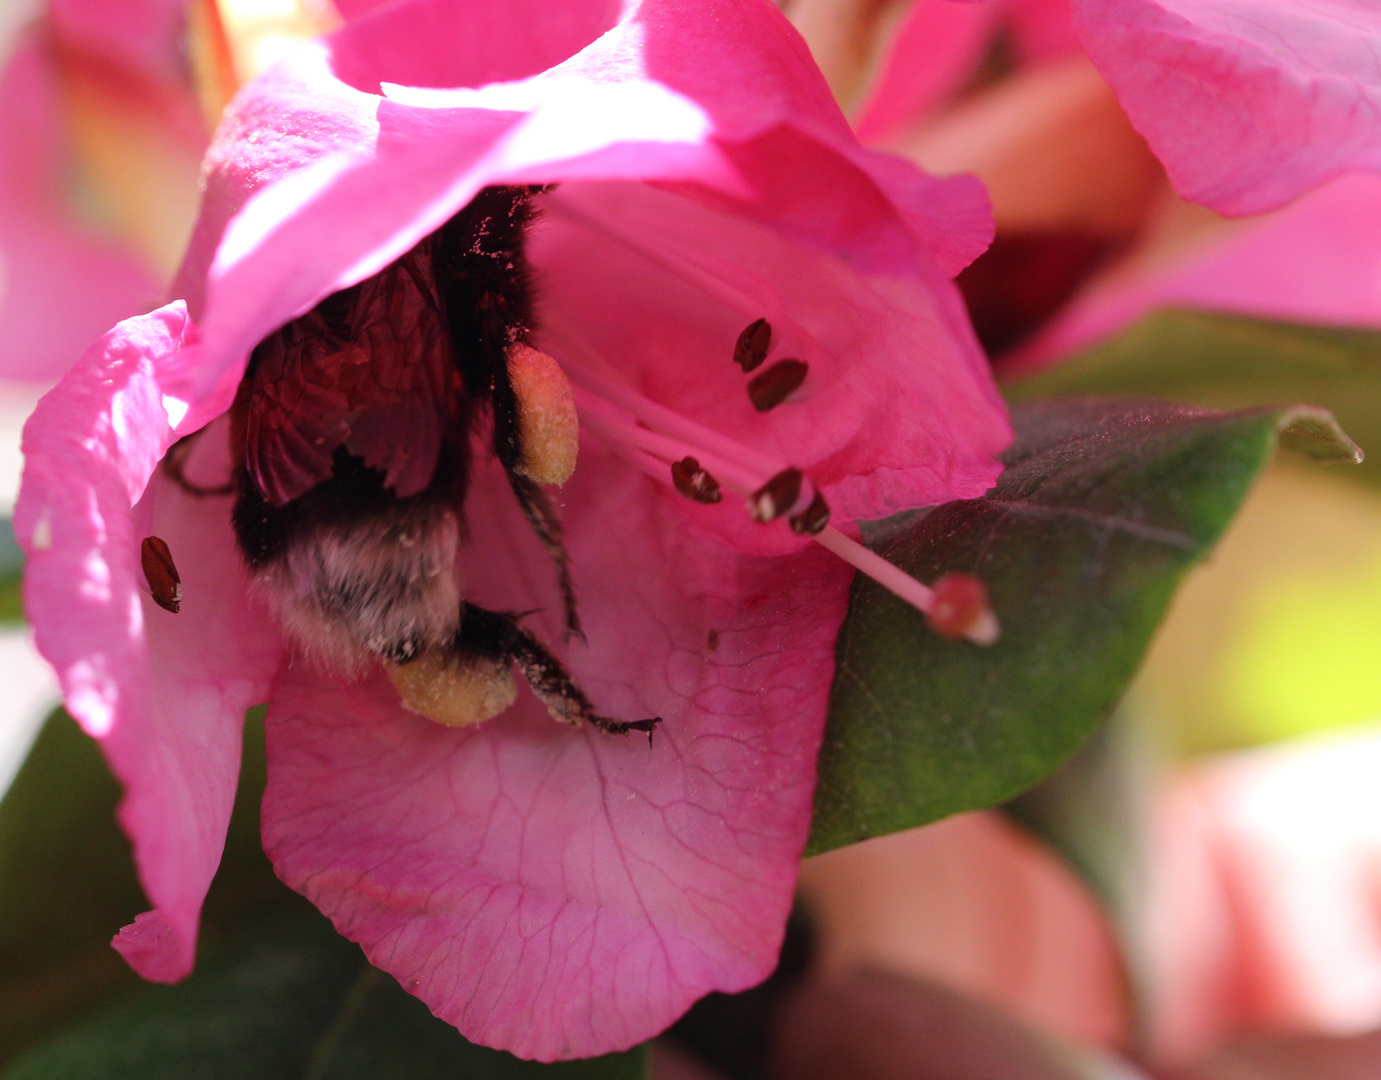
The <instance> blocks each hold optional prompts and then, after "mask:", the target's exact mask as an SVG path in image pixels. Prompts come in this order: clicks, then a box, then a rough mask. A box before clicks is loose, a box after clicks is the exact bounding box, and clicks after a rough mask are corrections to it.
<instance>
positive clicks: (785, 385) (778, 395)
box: [748, 360, 810, 412]
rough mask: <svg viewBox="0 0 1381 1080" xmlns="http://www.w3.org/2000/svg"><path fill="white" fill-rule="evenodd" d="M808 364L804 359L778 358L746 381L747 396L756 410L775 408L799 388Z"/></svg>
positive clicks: (764, 410)
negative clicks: (764, 369)
mask: <svg viewBox="0 0 1381 1080" xmlns="http://www.w3.org/2000/svg"><path fill="white" fill-rule="evenodd" d="M809 370H810V365H809V364H807V363H806V362H805V361H804V360H778V361H777V362H776V363H775V364H773V365H772V366H771V367H770V368H768V369H767V370H766V371H763V372H762V373H760V374H758V375H754V376H753V378H752V379H751V380H750V381H749V383H748V397H749V398H750V399H751V400H752V402H753V408H755V409H757V410H758V412H767V411H768V410H769V409H775V408H776V407H777V406H778V405H780V404H781V403H782V402H783V401H785V400H786V399H787V398H789V397H790V396H791V395H792V394H794V393H795V392H796V391H797V390H799V389H800V388H801V384H802V383H803V382H805V381H806V372H807V371H809Z"/></svg>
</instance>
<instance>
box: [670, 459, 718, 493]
mask: <svg viewBox="0 0 1381 1080" xmlns="http://www.w3.org/2000/svg"><path fill="white" fill-rule="evenodd" d="M671 482H672V483H673V484H675V485H676V490H677V491H679V492H680V493H681V494H682V495H684V496H685V497H686V498H688V499H694V500H695V501H696V502H700V503H710V504H713V503H717V502H719V501H720V499H722V498H724V495H723V493H722V492H721V491H720V490H719V481H718V480H716V479H715V478H714V477H713V476H711V475H710V474H709V473H708V472H706V471H705V470H704V469H703V468H702V467H701V465H700V462H699V461H698V460H697V459H695V458H693V457H691V456H690V455H689V454H687V455H686V456H685V457H683V458H682V459H681V460H680V461H673V462H672V463H671Z"/></svg>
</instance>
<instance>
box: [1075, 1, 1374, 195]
mask: <svg viewBox="0 0 1381 1080" xmlns="http://www.w3.org/2000/svg"><path fill="white" fill-rule="evenodd" d="M1074 9H1075V18H1076V23H1077V25H1078V26H1079V29H1080V32H1081V36H1082V38H1083V40H1084V43H1085V45H1086V46H1087V48H1088V51H1089V55H1090V56H1091V57H1092V58H1093V61H1094V63H1095V64H1097V65H1098V68H1099V70H1100V71H1102V72H1103V75H1104V77H1105V78H1106V79H1107V80H1108V82H1109V83H1111V84H1112V86H1113V88H1114V89H1115V90H1116V91H1117V95H1118V97H1119V98H1120V99H1121V101H1122V104H1123V107H1124V108H1126V110H1127V112H1128V114H1129V115H1130V116H1131V118H1132V122H1133V123H1134V124H1135V125H1136V128H1137V130H1138V131H1140V132H1141V133H1142V134H1143V135H1144V136H1146V139H1147V140H1148V141H1149V142H1150V144H1151V148H1152V149H1153V150H1154V151H1155V153H1156V156H1157V157H1159V158H1160V160H1161V161H1162V162H1163V163H1164V164H1165V167H1166V170H1167V171H1168V172H1169V174H1170V179H1171V181H1172V182H1173V183H1174V185H1175V190H1176V191H1177V192H1179V193H1180V194H1181V195H1182V196H1184V197H1185V198H1186V199H1189V200H1191V201H1193V202H1197V203H1202V204H1203V205H1205V206H1209V207H1212V208H1213V209H1215V210H1218V211H1220V212H1221V213H1224V214H1229V215H1233V216H1237V215H1243V214H1258V213H1261V212H1262V211H1265V210H1273V209H1275V208H1276V207H1279V206H1283V205H1285V204H1286V203H1288V202H1289V201H1290V200H1292V199H1295V198H1298V197H1299V196H1300V195H1302V194H1304V193H1305V192H1306V191H1309V190H1311V189H1313V188H1315V187H1318V186H1319V185H1320V184H1322V183H1325V182H1327V181H1328V180H1331V179H1333V178H1334V177H1337V176H1341V175H1342V174H1343V173H1345V172H1351V171H1357V170H1361V171H1366V172H1378V171H1381V10H1378V9H1377V7H1376V5H1375V4H1373V3H1370V2H1369V0H1320V2H1317V3H1311V4H1299V3H1292V2H1290V0H1231V2H1224V0H1075V3H1074Z"/></svg>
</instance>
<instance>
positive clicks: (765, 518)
mask: <svg viewBox="0 0 1381 1080" xmlns="http://www.w3.org/2000/svg"><path fill="white" fill-rule="evenodd" d="M563 366H564V367H565V371H566V373H567V374H568V375H569V376H570V379H571V382H572V384H573V385H574V388H575V400H576V408H577V409H578V411H579V413H580V422H581V424H582V426H584V427H585V428H586V429H587V430H588V431H590V432H591V434H594V435H596V436H597V437H598V438H599V439H600V440H601V441H603V442H604V443H605V444H606V445H607V446H609V448H610V449H611V450H613V451H614V452H615V453H617V454H619V455H620V456H621V457H623V458H625V459H626V460H627V461H629V462H630V463H632V464H633V465H635V466H637V467H638V468H640V469H642V470H643V471H644V472H645V473H647V474H648V475H649V476H651V477H652V478H653V479H655V480H657V481H658V482H659V483H662V484H666V485H668V486H669V487H671V488H672V489H673V490H675V491H677V492H679V493H680V494H681V495H683V496H685V497H686V498H690V499H694V500H695V501H697V502H718V501H719V500H720V497H721V496H720V488H721V486H722V487H724V488H727V489H728V490H730V491H733V492H734V493H735V494H738V495H741V496H743V497H744V498H745V499H746V500H747V502H748V508H749V511H750V513H752V515H753V517H754V518H755V519H756V520H758V521H762V522H770V521H773V520H776V519H778V518H782V517H785V518H786V519H787V521H788V523H789V524H790V526H791V529H792V531H793V532H795V533H797V534H798V535H804V536H809V537H810V538H811V539H812V540H814V541H815V542H816V543H818V544H820V545H821V546H822V547H824V548H825V549H826V550H828V551H830V552H833V553H834V554H835V555H837V556H838V557H839V558H841V559H843V560H844V561H845V562H847V563H848V564H849V565H850V566H852V567H854V568H855V569H856V570H858V571H860V572H861V573H864V574H866V575H867V576H868V577H870V578H872V579H873V580H874V581H876V582H877V583H878V584H879V585H881V586H882V587H883V588H885V589H887V590H888V591H890V592H891V593H893V594H894V595H895V596H897V597H899V598H900V599H902V600H904V601H905V602H906V603H908V604H910V605H911V606H912V607H914V608H916V609H917V610H918V611H920V612H922V613H923V614H924V615H925V616H926V619H927V622H929V623H930V625H931V626H932V628H934V629H935V630H936V632H937V633H939V634H941V635H942V636H945V637H962V638H966V639H967V640H969V641H972V642H974V643H975V644H979V645H990V644H992V643H993V642H994V641H996V640H997V638H998V636H999V635H1000V633H1001V626H1000V624H999V623H998V620H997V617H996V616H995V615H994V614H993V612H992V609H991V608H990V607H989V606H988V603H987V593H986V590H983V584H982V582H981V581H979V579H978V578H976V577H974V576H973V575H971V574H950V575H946V576H945V577H944V578H941V579H940V581H939V582H937V588H936V589H932V588H930V587H929V586H926V585H923V584H922V583H921V582H919V581H917V580H916V579H915V578H913V577H912V576H911V575H910V574H908V573H906V571H904V570H902V569H901V568H900V567H898V566H895V565H893V564H892V563H890V562H888V561H887V560H886V559H884V558H883V557H882V556H880V555H878V554H876V553H874V552H872V551H869V550H868V549H867V548H866V547H864V546H863V545H862V544H860V543H859V542H858V541H857V540H853V539H851V538H850V537H848V536H846V535H844V533H842V532H840V531H839V530H838V529H836V528H834V527H832V526H830V525H829V515H830V510H829V505H828V504H827V503H826V501H825V499H824V497H823V496H822V495H821V493H820V492H819V491H818V490H816V488H815V486H814V485H813V484H812V483H811V482H810V480H809V478H807V477H806V476H805V474H804V473H803V472H802V471H801V470H800V469H798V468H795V467H793V466H786V467H785V468H782V467H778V468H774V469H771V470H770V471H769V470H766V469H764V470H761V471H757V470H755V469H754V468H753V465H754V464H757V463H760V462H762V461H763V460H768V461H770V460H771V459H770V458H766V456H765V455H762V454H760V453H757V452H754V451H752V450H751V449H750V448H748V447H745V446H741V445H740V444H738V443H737V442H735V441H734V440H733V439H730V438H728V437H727V436H725V435H721V434H719V433H718V432H714V431H710V430H709V429H708V428H703V427H701V426H700V425H699V424H697V423H695V422H694V421H693V420H690V419H688V418H686V417H684V416H680V415H679V414H677V413H674V412H672V411H671V410H670V409H666V408H665V407H664V406H661V405H658V404H656V403H655V402H652V401H649V400H647V399H646V398H644V397H643V396H642V395H641V394H639V393H638V392H637V391H635V390H633V389H632V388H631V387H627V386H620V385H619V384H618V383H615V382H613V381H612V380H607V379H604V378H603V377H602V376H599V375H595V374H594V373H593V372H590V371H588V370H586V369H584V368H583V367H582V366H581V365H579V364H570V363H569V362H564V361H563ZM606 389H607V390H608V391H610V393H608V394H607V395H606V394H604V393H602V392H601V391H603V390H606ZM664 418H665V419H666V420H667V421H668V424H667V427H670V428H672V429H674V430H673V431H668V430H666V428H663V430H661V431H657V430H652V426H658V425H659V422H660V421H662V420H663V419H664ZM644 425H650V426H644ZM687 436H689V437H687ZM707 444H712V448H711V446H709V445H707ZM764 474H766V476H767V479H765V480H764V479H763V476H764ZM710 485H713V489H712V490H713V491H714V493H715V497H713V498H706V497H702V494H703V493H705V492H708V491H709V490H711V488H710ZM955 580H960V584H958V585H956V584H954V583H953V582H954V581H955ZM973 585H977V590H975V589H974V588H973ZM978 590H983V591H981V592H979V591H978Z"/></svg>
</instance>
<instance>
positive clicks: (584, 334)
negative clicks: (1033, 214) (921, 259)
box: [531, 184, 1010, 554]
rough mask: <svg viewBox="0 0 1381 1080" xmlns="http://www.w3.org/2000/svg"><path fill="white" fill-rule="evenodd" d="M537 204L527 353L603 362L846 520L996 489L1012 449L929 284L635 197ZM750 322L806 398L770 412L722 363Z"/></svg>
mask: <svg viewBox="0 0 1381 1080" xmlns="http://www.w3.org/2000/svg"><path fill="white" fill-rule="evenodd" d="M547 205H548V209H547V211H546V213H545V215H544V217H543V219H542V222H541V223H540V225H539V226H538V228H537V230H536V231H535V233H534V236H533V242H532V244H531V253H532V256H533V260H534V264H535V265H536V266H537V267H538V268H539V270H540V275H539V278H538V284H539V290H538V293H539V297H540V301H541V312H540V320H539V325H540V327H541V334H540V335H539V339H540V340H541V342H542V344H543V346H544V347H545V348H546V349H547V350H548V351H549V352H551V354H552V355H553V356H555V357H556V358H557V359H558V360H561V361H562V362H563V363H567V364H571V363H572V362H579V361H582V360H585V359H586V357H587V356H588V357H591V358H597V359H598V360H599V361H602V362H603V363H604V364H607V365H609V366H610V367H611V368H612V369H613V370H615V371H617V372H619V378H620V380H621V381H624V382H627V383H630V384H632V385H633V386H634V387H635V388H637V390H639V391H640V392H641V393H642V394H644V395H646V396H647V397H648V398H650V399H652V400H654V401H657V402H660V403H662V404H664V405H666V406H667V407H669V408H673V409H674V410H675V411H676V412H678V413H680V414H681V415H683V416H686V417H689V418H691V419H693V420H697V421H699V422H700V423H702V424H704V425H705V426H706V427H709V428H713V429H714V430H715V431H718V432H721V433H723V434H725V435H728V436H729V437H731V438H733V439H736V440H738V441H739V442H740V443H741V444H743V445H745V446H751V447H753V448H755V449H756V450H759V451H765V452H769V453H774V454H776V455H777V457H778V459H779V460H780V461H782V462H783V463H790V464H792V465H795V466H797V467H799V468H803V469H805V470H807V472H808V473H809V475H810V476H811V477H812V478H813V479H814V481H815V482H816V484H818V485H819V486H820V487H821V488H822V489H823V490H824V492H825V494H826V497H827V498H828V500H829V502H830V506H831V507H832V509H833V510H834V512H835V513H836V514H837V515H838V517H839V518H840V520H854V519H857V518H879V517H884V516H887V515H888V514H892V513H895V512H897V511H898V510H901V509H904V508H907V507H913V506H920V505H928V504H934V503H939V502H944V501H946V500H948V499H955V498H967V497H976V496H978V495H981V494H982V493H983V492H984V491H986V490H987V489H988V488H989V487H990V486H991V485H992V483H993V482H994V480H996V478H997V473H998V466H997V465H996V463H995V460H994V458H995V455H996V454H997V453H999V452H1000V451H1001V449H1002V448H1003V447H1005V446H1006V444H1007V441H1008V440H1009V437H1010V436H1009V434H1008V430H1007V426H1006V423H1005V420H1004V418H1003V413H1002V407H1001V404H1000V402H998V400H997V398H996V396H995V394H994V393H993V391H992V390H991V386H990V383H989V382H988V376H987V370H986V369H987V361H986V360H985V359H984V358H983V356H982V354H981V353H980V352H979V351H978V349H977V348H976V346H974V345H973V344H972V341H971V338H970V337H969V329H968V324H967V321H966V319H965V316H964V314H963V312H962V310H961V308H960V305H959V302H958V296H957V293H956V292H955V290H954V289H953V287H952V286H951V284H950V282H948V281H947V280H945V279H944V278H943V277H942V276H941V275H940V274H939V273H938V272H936V271H934V270H931V271H930V273H929V274H928V275H926V274H924V273H918V274H917V275H916V277H915V278H912V279H909V280H907V279H901V280H898V279H896V278H892V277H887V276H883V275H880V274H867V273H864V272H861V271H859V270H856V269H854V268H852V267H850V266H849V265H847V264H845V263H842V262H841V261H840V260H838V259H834V258H830V257H829V256H827V255H826V254H824V253H822V252H820V251H819V250H818V249H815V248H810V247H806V246H804V245H802V244H800V243H796V242H794V241H792V240H790V239H787V238H783V237H782V236H780V235H779V234H776V233H774V232H773V231H771V230H769V229H765V228H762V227H754V226H753V225H751V224H749V223H747V222H745V221H743V220H742V219H741V218H737V217H730V216H727V215H723V214H717V213H714V212H711V211H709V210H706V209H704V208H703V207H700V206H697V205H695V204H693V203H690V202H688V201H686V200H684V199H677V198H674V197H672V196H670V195H667V194H664V193H661V192H657V191H654V190H651V189H648V188H647V187H645V186H644V185H637V184H606V185H599V186H594V187H585V188H577V187H575V186H571V187H569V188H563V189H562V190H560V191H558V192H556V193H555V194H554V195H553V196H552V197H551V198H550V199H549V201H548V204H547ZM630 238H633V239H630ZM634 245H636V246H634ZM702 252H703V254H702ZM658 258H660V259H662V260H663V261H662V262H661V263H660V264H659V263H658V262H657V261H656V260H657V259H658ZM591 265H597V266H599V267H600V272H599V274H597V275H594V274H590V273H588V272H587V270H586V268H587V267H589V266H591ZM692 270H697V271H703V272H704V273H722V274H723V275H725V278H724V280H725V281H726V282H727V283H728V286H729V287H731V289H733V290H738V291H739V292H740V293H741V296H739V297H734V298H733V299H742V301H743V302H742V303H739V304H734V303H731V302H730V298H727V297H726V298H721V297H714V296H711V297H707V296H706V295H705V293H704V292H702V291H700V290H699V289H697V288H695V287H694V285H693V284H692V282H690V281H689V280H688V278H689V275H690V274H691V272H692ZM707 300H709V301H711V302H710V303H707ZM755 300H756V302H757V303H758V304H759V305H760V306H758V307H754V306H752V305H753V302H754V301H755ZM759 316H767V317H769V318H771V319H772V320H773V321H774V325H775V327H776V329H775V330H774V334H775V335H776V336H777V337H778V338H779V339H780V344H779V345H777V346H774V351H773V352H772V354H770V358H769V362H775V360H777V359H780V358H782V357H796V358H801V359H805V360H806V361H807V362H808V363H809V364H810V365H811V367H810V374H809V376H808V378H807V381H806V383H805V384H804V386H803V387H802V389H801V391H799V392H798V394H796V395H794V396H793V398H792V399H791V401H790V402H789V403H787V404H784V405H781V406H779V407H777V408H776V409H773V410H772V411H771V412H769V413H766V414H763V413H759V412H757V411H756V410H755V409H754V408H753V406H752V404H751V402H750V400H749V397H748V393H747V390H746V384H745V379H744V377H743V373H742V372H741V371H740V370H739V369H738V367H737V366H735V365H734V364H733V363H732V361H731V356H732V352H733V343H734V341H735V339H736V338H737V336H738V333H739V332H740V331H741V330H742V329H743V328H744V326H746V325H747V324H748V323H749V322H751V321H752V320H753V319H755V318H757V317H759ZM793 322H794V323H796V324H797V327H796V328H793V327H792V326H791V325H790V324H791V323H793ZM594 362H595V360H594V359H591V361H590V365H591V366H592V365H593V363H594ZM764 479H765V478H764ZM678 507H679V509H680V511H681V512H682V513H684V514H685V515H687V516H688V517H690V518H691V519H692V520H694V521H695V522H697V523H698V524H699V525H701V526H702V527H704V528H708V529H712V530H714V531H715V532H716V533H718V534H719V535H721V536H723V537H724V538H725V539H727V540H729V542H731V543H733V544H734V545H735V546H737V547H738V548H740V549H741V550H743V551H753V552H758V553H763V554H766V553H770V552H777V551H785V550H792V549H794V548H798V547H799V546H800V545H801V543H803V542H804V541H802V540H801V539H800V538H797V537H794V536H792V535H791V534H790V533H789V532H787V531H786V530H775V529H763V528H762V527H761V526H760V525H757V524H755V523H754V522H753V521H752V520H751V519H750V518H749V517H748V515H747V514H745V513H744V511H743V504H742V502H741V501H740V500H738V499H726V500H725V501H724V502H722V503H719V504H717V505H715V506H704V505H701V504H699V503H695V502H691V501H689V500H679V502H678Z"/></svg>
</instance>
